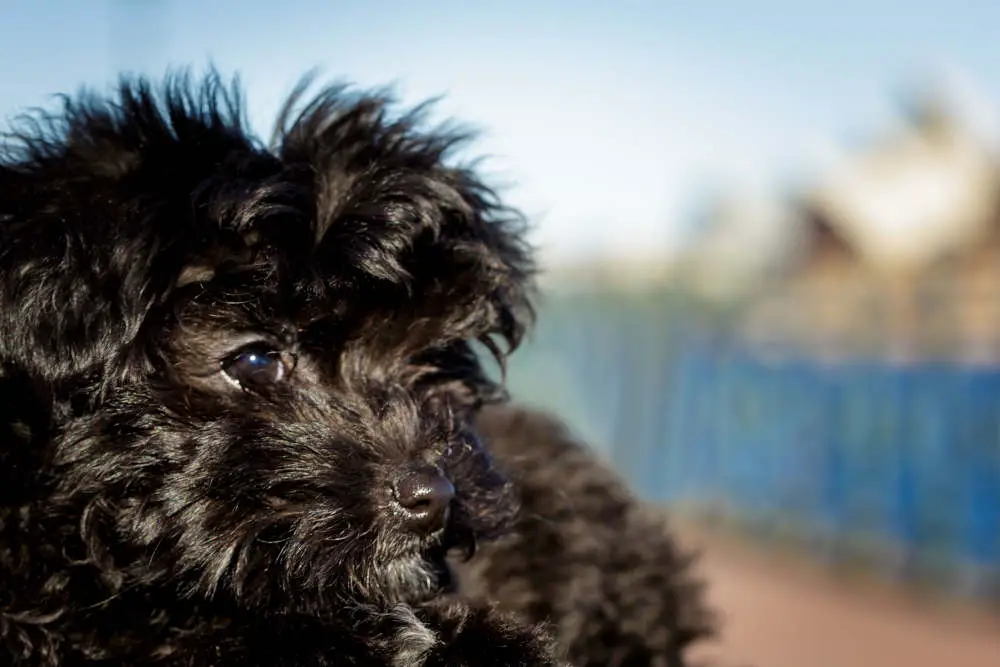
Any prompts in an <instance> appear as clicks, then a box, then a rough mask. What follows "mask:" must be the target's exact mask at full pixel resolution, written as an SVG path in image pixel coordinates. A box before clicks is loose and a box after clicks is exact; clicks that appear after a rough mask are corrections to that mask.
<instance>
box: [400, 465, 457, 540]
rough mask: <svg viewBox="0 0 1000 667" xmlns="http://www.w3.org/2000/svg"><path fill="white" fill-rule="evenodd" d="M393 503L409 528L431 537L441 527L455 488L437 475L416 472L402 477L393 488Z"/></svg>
mask: <svg viewBox="0 0 1000 667" xmlns="http://www.w3.org/2000/svg"><path fill="white" fill-rule="evenodd" d="M394 492H395V499H396V503H397V504H398V505H399V508H400V510H401V511H402V513H403V517H404V521H405V522H406V525H407V527H408V528H410V529H411V530H413V531H416V532H422V533H433V532H434V531H436V530H439V529H440V528H443V527H444V524H445V521H446V520H447V518H448V507H449V505H450V504H451V501H452V499H453V498H454V497H455V487H454V486H452V484H451V481H449V480H448V478H447V477H445V476H444V475H443V474H441V472H440V471H438V470H436V469H434V468H419V469H416V470H411V471H409V472H407V473H405V474H403V475H402V476H401V477H400V478H399V479H398V480H397V481H396V484H395V486H394Z"/></svg>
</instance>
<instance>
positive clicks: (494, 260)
mask: <svg viewBox="0 0 1000 667" xmlns="http://www.w3.org/2000/svg"><path fill="white" fill-rule="evenodd" d="M303 93H304V88H300V89H299V90H298V91H297V93H296V94H295V95H293V97H292V99H291V100H290V101H289V103H288V105H287V106H286V110H285V112H284V113H283V114H282V117H281V119H280V120H279V123H278V129H277V131H276V133H275V139H274V141H273V142H272V144H271V145H270V146H264V145H263V144H262V143H260V142H259V141H257V140H256V139H255V138H254V137H253V136H252V135H250V134H249V133H248V132H247V130H246V128H245V126H244V123H243V120H242V107H241V103H240V100H239V98H238V95H237V94H236V93H235V92H233V91H231V90H228V89H226V88H225V87H223V86H222V85H221V84H220V82H219V80H218V78H217V77H215V76H210V77H208V78H207V79H206V80H205V81H204V82H203V83H201V84H199V85H193V84H191V82H190V81H189V80H188V79H186V78H183V77H181V78H176V79H172V80H169V81H168V82H167V83H166V85H164V86H163V87H162V88H161V89H159V90H156V89H153V88H152V87H151V86H149V85H148V84H146V83H145V82H142V81H126V82H125V83H124V84H123V86H122V87H121V89H120V91H119V93H118V95H117V96H115V97H112V98H110V99H103V98H100V97H95V96H89V95H82V96H79V97H77V98H68V99H67V100H66V101H65V104H64V105H63V107H62V109H60V110H59V112H58V113H55V114H48V113H44V112H39V113H36V114H34V115H31V116H29V117H27V118H26V120H25V121H24V122H23V123H22V124H21V125H20V126H19V129H17V130H16V131H15V133H14V134H12V135H11V136H9V137H8V138H7V141H6V143H5V144H4V147H3V152H2V154H0V406H2V407H0V664H14V665H18V666H22V665H23V666H26V667H27V666H32V667H34V666H36V665H45V666H47V667H67V666H69V665H90V664H95V665H108V666H109V667H111V666H119V665H137V666H138V665H147V664H150V665H155V664H162V665H171V666H173V665H176V666H178V667H180V666H182V665H183V666H185V667H200V666H202V665H205V666H206V667H207V666H208V665H216V666H226V665H251V666H252V665H261V666H262V667H263V666H264V665H287V666H288V667H299V666H307V665H309V666H311V665H316V666H317V667H318V666H323V665H333V664H376V665H377V664H387V665H389V664H391V665H410V664H413V665H419V664H426V665H437V664H442V665H443V664H455V665H465V664H488V665H493V664H495V665H515V664H516V665H535V664H538V665H544V664H555V663H556V662H557V660H558V658H557V655H558V652H557V651H556V650H555V649H554V648H553V646H552V645H551V643H550V641H549V638H548V635H547V634H546V632H545V631H544V630H543V629H542V628H540V627H539V626H536V625H534V624H533V622H535V621H552V622H554V624H555V626H556V627H557V629H558V632H559V635H560V637H562V638H563V639H565V640H566V641H567V643H568V645H567V646H566V647H564V648H566V649H568V650H569V651H570V652H571V653H572V654H573V655H575V656H578V655H582V654H583V653H581V651H582V652H588V651H590V650H591V649H593V650H594V651H596V652H595V653H594V655H595V656H596V657H595V659H596V660H598V661H601V660H604V657H605V656H608V657H609V659H610V660H612V661H614V660H615V659H617V658H616V657H615V656H618V655H619V654H618V653H616V652H615V651H616V649H615V646H618V645H621V644H622V643H623V642H624V643H625V644H628V645H629V646H632V645H635V644H636V641H635V640H634V638H632V637H631V635H630V634H629V633H633V632H635V631H639V630H641V631H643V632H644V631H646V629H648V628H649V627H650V625H649V623H650V621H652V623H653V624H654V625H655V624H656V623H658V622H662V623H664V624H667V625H668V626H671V627H667V628H662V630H663V633H660V634H654V635H653V636H652V638H651V639H650V640H648V646H649V647H650V649H651V650H652V651H654V652H656V651H660V652H661V653H671V654H673V653H675V652H676V651H675V649H676V648H678V647H679V646H680V644H681V643H682V642H681V641H680V640H681V639H683V637H685V636H686V633H687V630H686V629H685V628H686V626H683V627H680V626H679V629H677V628H674V627H672V626H673V624H675V623H676V622H677V621H678V620H679V618H680V617H679V616H678V614H679V612H678V611H677V609H676V607H677V593H676V592H673V591H671V590H669V589H665V590H664V591H663V592H662V595H661V596H659V597H658V596H656V595H655V594H653V596H654V599H653V600H651V601H650V605H651V606H647V605H645V604H640V603H638V602H637V601H636V602H635V603H634V604H633V602H629V603H628V604H622V602H621V599H617V601H616V602H614V603H613V607H612V608H613V609H616V610H617V611H612V612H611V614H612V616H614V615H616V614H620V618H619V619H618V622H620V626H621V627H620V630H621V632H611V634H606V632H605V631H606V630H607V628H609V627H613V626H614V625H615V623H616V621H615V620H614V619H612V620H610V621H609V624H605V625H603V626H600V627H601V630H599V632H601V633H605V634H602V636H600V637H597V636H588V633H591V632H592V631H598V630H597V628H598V627H599V626H598V625H593V624H591V623H590V622H589V621H588V622H586V623H580V622H578V621H577V620H575V619H577V617H578V616H579V613H578V612H577V610H576V609H577V608H576V604H577V602H574V601H573V600H574V599H576V600H577V601H578V602H580V603H581V604H583V605H584V608H587V609H590V608H591V607H592V605H593V603H594V602H595V599H596V598H594V597H593V596H594V595H598V593H597V592H596V591H595V590H591V589H588V588H587V587H586V586H583V587H581V588H579V589H578V590H579V591H586V592H585V594H584V595H583V596H582V597H577V598H574V597H573V596H569V597H564V598H562V599H561V600H555V599H553V600H551V601H550V605H549V606H547V607H546V606H541V607H540V606H539V605H537V604H536V603H535V602H534V600H535V599H536V598H537V596H535V597H534V598H533V597H531V596H530V595H527V594H523V593H521V592H516V591H515V592H513V593H512V592H511V590H509V589H504V588H502V587H497V586H496V582H497V581H498V579H497V576H502V575H503V573H504V571H505V568H507V569H509V570H511V571H512V572H513V571H516V572H517V573H519V576H520V577H521V578H522V579H523V580H524V582H525V585H528V586H534V587H537V591H538V595H541V596H542V597H546V596H548V594H549V593H551V594H552V595H560V596H562V595H564V594H566V593H567V592H569V591H570V589H571V588H572V586H570V587H569V588H567V587H562V588H552V587H551V586H550V585H549V584H548V583H546V584H545V585H542V581H543V579H542V578H540V577H538V576H536V575H537V574H538V573H539V572H541V571H542V569H544V568H548V571H550V572H566V573H567V574H571V572H572V571H573V570H577V571H578V574H579V576H580V577H581V582H582V581H584V578H586V577H587V576H588V575H587V574H586V571H585V569H586V568H583V569H581V568H580V567H579V566H578V565H576V564H572V563H574V561H573V559H575V558H577V556H576V555H574V554H576V552H577V551H580V550H582V551H583V552H586V553H589V554H590V557H591V559H592V560H598V561H599V560H602V559H609V560H608V565H609V568H610V569H609V572H610V573H611V577H610V578H606V579H605V580H604V581H606V582H610V583H612V584H613V585H612V586H611V588H610V589H602V592H604V593H610V594H612V595H626V596H627V595H631V593H629V585H628V584H627V583H625V582H626V580H625V579H624V578H623V576H622V574H621V572H622V567H624V565H625V564H627V563H631V562H635V563H639V562H641V561H643V560H648V559H644V558H643V553H642V552H643V551H644V552H645V553H646V554H648V555H649V556H651V557H653V558H654V559H657V558H659V556H660V554H659V553H656V549H655V547H656V545H655V538H654V539H653V541H652V542H650V541H649V538H645V540H646V541H645V542H644V544H645V545H646V546H645V547H643V546H638V547H637V549H639V551H634V552H630V551H629V549H624V550H619V549H606V548H602V547H600V546H599V542H600V535H601V534H602V531H604V530H605V529H604V528H602V526H603V524H604V523H605V522H606V520H607V519H608V518H609V517H612V516H615V517H621V518H627V523H626V525H625V526H623V530H625V533H616V536H619V537H620V536H621V535H623V534H631V533H630V532H629V531H633V530H643V527H644V525H645V524H642V523H641V522H640V521H639V520H638V519H637V518H636V517H638V516H639V515H640V514H641V512H640V511H638V510H635V511H632V510H630V509H628V508H627V506H629V505H630V503H631V501H630V499H628V498H627V497H626V496H625V495H623V492H622V491H621V490H620V489H619V488H618V486H617V482H616V481H615V480H614V479H612V478H611V477H609V476H607V475H606V473H604V472H601V468H600V466H599V465H598V464H597V463H596V461H594V462H593V474H592V476H591V477H590V479H591V480H592V481H593V483H594V484H596V485H597V486H598V487H601V488H602V489H604V490H606V491H609V492H612V494H613V496H614V498H617V500H615V499H614V498H612V499H609V500H608V501H607V502H608V505H607V506H606V508H605V507H604V506H603V502H604V501H601V500H600V499H599V496H598V495H594V494H593V493H591V491H590V490H588V489H585V488H579V489H576V490H571V491H572V492H573V493H576V492H583V493H584V495H583V496H581V498H589V499H590V501H596V503H597V504H596V505H589V504H588V506H587V508H586V509H585V511H584V512H583V513H581V514H578V515H575V518H570V519H568V520H561V521H560V522H557V524H556V528H555V530H554V531H549V532H547V533H544V534H543V533H539V532H538V531H537V525H536V524H532V522H531V521H530V517H532V516H535V515H537V514H538V513H540V512H543V511H547V510H548V509H550V508H548V506H547V505H548V503H549V501H550V500H551V499H550V498H548V497H545V496H544V495H539V494H537V493H534V491H533V489H534V488H535V486H536V483H537V484H542V485H544V484H546V483H547V480H550V479H551V476H552V475H553V472H552V470H551V467H545V468H538V469H535V468H533V466H530V465H529V466H527V467H525V466H521V467H518V465H516V462H517V461H518V460H520V459H519V457H520V455H521V454H529V455H530V454H531V452H532V451H534V450H533V448H534V447H535V446H536V445H537V444H539V443H537V442H535V441H534V439H535V435H536V434H535V433H532V432H530V431H524V432H523V433H521V434H520V435H519V436H517V437H515V438H511V437H509V436H510V434H505V433H504V431H503V429H499V430H498V429H496V428H494V429H492V430H493V431H494V432H495V434H496V438H495V439H496V446H497V448H498V452H500V454H501V455H502V456H508V457H509V458H510V461H511V463H512V466H511V470H512V472H514V473H515V474H517V475H519V476H520V477H521V482H522V483H523V484H524V489H525V492H524V493H521V494H519V493H518V491H517V489H516V488H515V486H514V484H512V483H511V481H510V480H509V479H507V477H506V476H505V475H504V474H503V473H504V470H505V467H506V466H504V465H500V466H497V465H494V461H493V457H492V456H491V454H490V452H489V449H488V447H484V445H483V438H482V437H481V436H480V434H479V432H478V430H477V426H476V415H477V414H478V413H479V411H480V410H481V408H482V407H483V406H484V405H487V404H490V403H493V402H496V401H497V400H499V399H500V398H502V392H501V391H500V388H499V387H498V386H497V385H496V384H495V383H493V382H492V381H491V380H490V379H489V377H488V376H487V374H486V373H485V372H484V371H483V368H482V367H481V365H480V361H479V358H478V356H477V355H476V354H475V353H474V351H473V347H472V343H473V342H475V341H479V342H480V343H482V344H484V345H485V346H486V347H487V349H489V350H490V351H492V352H493V353H494V355H495V356H496V357H497V358H498V359H499V360H500V361H501V362H502V361H503V360H504V358H505V356H506V354H508V353H509V351H510V350H512V349H514V348H515V347H516V346H517V344H518V343H519V341H520V339H521V336H522V334H523V332H524V331H525V329H526V328H527V327H528V326H529V325H530V323H531V319H532V308H531V304H530V296H531V291H532V274H533V267H532V263H531V257H530V254H529V252H528V249H527V248H526V246H525V245H524V243H523V239H522V237H521V225H520V218H519V216H518V215H517V214H516V212H514V211H511V210H509V209H507V208H505V207H504V206H503V205H502V204H501V203H500V202H499V201H498V199H497V198H496V196H495V195H494V194H493V193H492V191H490V190H489V188H487V187H486V186H485V185H483V184H482V183H481V182H480V181H479V180H478V179H477V178H476V175H475V173H474V172H472V171H470V170H468V169H464V168H460V167H452V166H448V165H447V164H446V162H447V160H446V158H447V156H448V155H449V153H450V152H451V151H452V150H453V149H454V148H455V147H456V146H458V145H459V144H461V142H462V141H463V140H464V138H465V137H464V135H461V134H460V133H456V132H453V131H446V130H440V129H439V130H428V129H426V128H423V127H422V118H421V116H420V114H419V113H410V114H403V115H394V114H393V113H392V110H391V109H390V105H389V102H388V100H386V99H385V98H384V97H381V96H378V95H363V94H355V93H351V92H349V91H346V90H345V89H343V88H336V87H335V88H329V89H326V90H324V91H321V92H320V93H319V94H318V95H317V96H316V97H315V98H313V99H312V100H311V101H306V102H304V103H303V101H302V95H303ZM504 347H506V348H507V349H506V350H505V349H504ZM551 442H556V441H554V440H553V441H551ZM519 448H520V449H521V451H520V453H519V452H518V451H517V450H518V449H519ZM572 458H573V457H570V458H562V459H560V460H562V461H563V462H564V464H566V465H572V461H571V459H572ZM583 460H584V459H579V461H583ZM584 465H590V464H587V463H584ZM585 477H586V475H583V476H578V477H577V478H578V479H581V480H582V479H584V478H585ZM533 479H534V480H535V481H532V480H533ZM522 496H523V498H522ZM522 499H523V500H524V501H526V502H528V503H529V506H528V507H527V508H526V516H528V517H529V519H528V520H527V521H525V522H522V529H523V530H524V531H526V535H537V536H538V537H542V536H544V537H546V538H554V537H556V536H559V537H560V538H561V539H562V540H563V543H562V544H563V546H568V549H566V550H563V549H562V547H561V546H560V547H557V548H555V549H546V550H545V551H544V552H541V553H544V554H545V558H544V559H543V560H538V559H536V558H535V557H534V556H532V555H531V554H530V553H527V552H525V551H524V550H528V551H529V552H530V551H533V550H535V549H536V546H535V544H534V543H533V538H532V539H526V540H521V541H520V542H518V540H517V539H516V538H515V541H514V542H512V543H504V544H506V545H507V546H499V547H498V548H497V550H496V551H495V552H493V554H492V555H490V556H488V559H489V560H488V563H489V566H488V567H486V568H485V569H484V570H483V572H485V576H484V577H482V578H480V580H479V581H480V584H479V585H478V590H480V591H485V592H486V593H487V595H485V596H484V595H478V596H476V595H473V596H471V597H464V596H462V595H461V594H459V595H453V596H446V595H444V593H446V592H447V591H449V590H450V589H451V588H453V582H452V576H451V570H450V568H449V566H448V556H449V554H451V555H452V557H453V556H454V554H456V553H459V554H463V553H464V554H468V553H471V552H473V551H474V550H475V547H476V545H477V544H483V545H485V544H487V543H489V542H490V541H491V540H493V539H496V538H497V537H499V536H501V535H503V534H505V533H507V532H508V531H510V530H511V529H512V527H514V526H515V522H516V517H517V516H518V514H519V510H520V508H519V501H520V500H522ZM588 502H589V501H588ZM532 505H534V506H532ZM539 505H545V506H546V507H544V508H543V507H539ZM588 522H589V523H590V525H591V526H592V529H593V537H597V538H598V541H597V542H591V543H590V546H586V542H585V541H584V542H580V540H585V535H584V534H585V533H587V532H588V530H589V529H588V528H587V525H588ZM663 539H664V543H663V546H664V548H666V549H667V555H668V561H667V563H668V564H667V565H666V566H665V569H656V568H652V566H649V565H648V563H647V566H646V569H645V570H643V571H646V572H662V573H664V576H663V577H659V575H657V576H654V577H653V579H656V580H662V582H663V583H664V585H665V586H668V587H669V586H672V585H673V583H674V582H673V579H672V578H671V577H672V576H673V572H674V571H675V569H676V567H675V564H674V562H673V561H672V550H671V545H670V544H669V542H668V541H666V537H665V533H664V538H663ZM557 542H558V541H557ZM511 544H513V545H515V546H513V547H512V546H510V545H511ZM511 549H513V551H511ZM564 554H566V557H567V558H569V560H565V561H564V560H563V558H564ZM504 563H506V565H505V564H504ZM536 567H537V568H539V570H538V571H536V572H532V569H533V568H536ZM573 576H576V575H572V574H571V576H570V579H572V577H573ZM491 581H492V582H493V583H492V584H490V583H489V582H491ZM470 582H471V580H470ZM470 585H471V584H470ZM472 590H473V592H475V590H476V588H473V589H472ZM637 592H638V591H632V593H637ZM490 593H495V594H496V595H497V596H498V597H499V598H500V599H501V601H502V602H505V603H509V604H505V605H504V607H506V609H507V610H508V611H510V612H513V613H514V616H508V615H507V614H506V613H505V612H504V610H503V609H499V610H497V609H494V608H493V605H492V604H491V603H490V600H489V599H488V598H489V597H490V596H489V594H490ZM682 597H683V596H682ZM658 601H659V603H660V604H662V605H664V606H663V607H662V608H661V609H660V610H657V609H655V607H656V605H657V603H658ZM584 616H585V617H586V618H593V614H592V613H591V612H590V611H587V612H585V613H584ZM515 617H516V618H515ZM633 621H638V622H640V625H638V626H635V627H633ZM643 623H645V625H643ZM664 633H665V634H664ZM664 636H667V637H668V639H665V640H664V639H662V638H663V637H664ZM645 642H647V640H642V641H641V642H639V643H640V644H641V645H643V646H646V645H647V643H645ZM598 647H602V648H598ZM628 655H629V656H640V655H645V654H642V653H635V652H629V653H628ZM650 655H652V654H650ZM649 662H650V664H655V662H656V660H654V659H652V658H651V659H650V661H649Z"/></svg>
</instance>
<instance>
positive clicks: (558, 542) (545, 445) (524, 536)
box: [460, 406, 713, 666]
mask: <svg viewBox="0 0 1000 667" xmlns="http://www.w3.org/2000/svg"><path fill="white" fill-rule="evenodd" d="M478 426H479V430H480V434H481V436H482V437H483V439H484V442H485V443H486V446H487V447H488V448H489V449H490V450H491V451H492V452H493V454H494V456H496V458H497V459H498V464H499V465H500V466H501V467H502V468H504V469H505V470H507V471H508V473H509V474H510V475H511V477H512V478H513V479H514V481H515V482H516V483H517V484H518V487H519V492H520V495H521V502H522V512H521V518H520V519H519V522H518V524H517V528H516V531H515V533H514V534H512V535H510V536H509V537H507V538H505V539H503V540H501V541H499V542H495V543H490V544H487V545H484V546H483V548H482V550H481V551H480V552H479V554H477V555H476V556H475V557H474V558H473V559H472V561H471V562H469V563H468V564H465V565H462V566H460V581H461V586H462V588H463V591H464V592H465V593H466V594H468V595H470V596H473V597H477V598H482V599H484V600H495V601H497V602H499V604H500V605H501V607H503V608H505V609H508V610H511V611H514V612H516V613H519V614H522V615H524V616H526V617H528V618H530V619H531V620H533V621H536V622H537V621H548V622H551V623H552V624H553V626H554V627H553V629H554V631H555V633H556V635H557V637H558V639H559V641H560V643H561V645H562V646H563V648H564V649H565V650H566V651H567V652H568V657H569V659H570V660H571V661H572V662H573V664H577V665H595V666H596V665H608V664H647V665H681V664H683V657H682V656H683V653H684V650H685V649H686V648H687V647H688V646H689V645H690V644H692V643H693V642H695V641H697V640H699V639H703V638H707V637H709V636H711V635H712V634H713V629H712V628H713V618H712V614H711V612H710V611H709V610H708V608H707V606H706V604H705V602H704V601H703V595H702V585H701V584H700V582H698V581H697V580H696V579H694V578H693V577H692V575H691V574H690V572H689V566H690V562H691V559H690V557H688V556H686V555H685V554H683V553H682V552H681V550H680V548H679V547H678V545H677V543H676V541H675V539H674V537H673V536H672V534H671V532H670V530H669V528H668V526H667V524H666V521H665V517H664V516H663V512H662V511H661V509H660V508H658V507H653V506H651V505H649V504H647V503H645V502H642V501H641V500H639V499H637V498H636V497H635V496H634V495H633V493H632V492H631V491H630V490H629V488H628V486H627V485H626V484H625V482H624V481H623V480H622V479H621V477H620V476H619V475H618V474H617V473H616V472H615V471H614V470H613V469H612V468H611V467H610V466H609V465H608V464H607V463H605V462H604V461H603V460H601V459H600V457H599V456H598V455H597V454H596V453H595V452H594V451H593V450H592V449H591V448H590V447H588V446H587V445H586V444H585V443H583V442H581V441H580V440H579V439H578V438H577V437H575V435H574V434H573V433H572V432H571V431H570V430H569V429H568V428H567V427H566V426H565V425H564V424H562V423H561V422H559V421H558V420H557V419H555V418H553V417H551V416H549V415H546V414H543V413H539V412H536V411H533V410H529V409H524V408H518V407H510V406H497V407H489V408H486V409H485V410H484V411H483V412H482V413H481V415H480V416H479V419H478Z"/></svg>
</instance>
